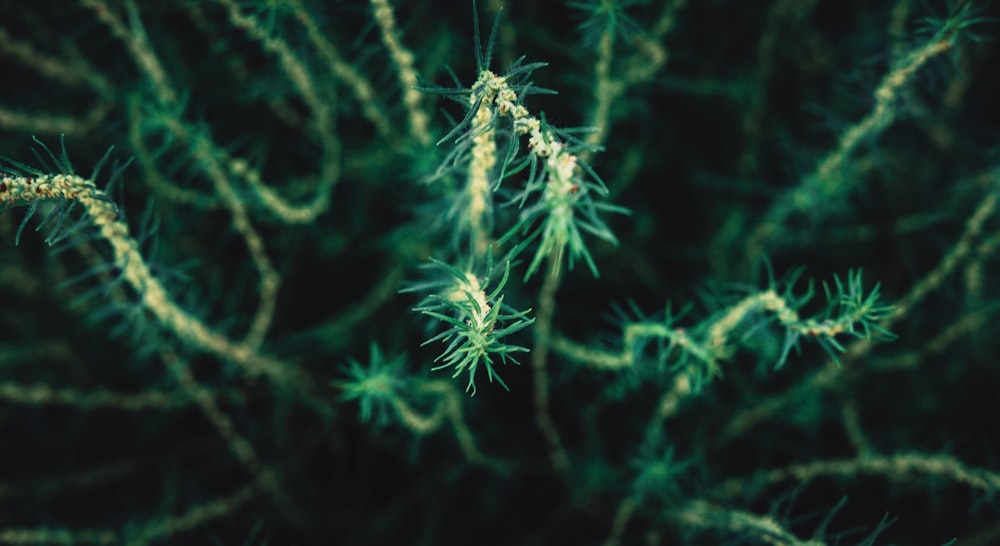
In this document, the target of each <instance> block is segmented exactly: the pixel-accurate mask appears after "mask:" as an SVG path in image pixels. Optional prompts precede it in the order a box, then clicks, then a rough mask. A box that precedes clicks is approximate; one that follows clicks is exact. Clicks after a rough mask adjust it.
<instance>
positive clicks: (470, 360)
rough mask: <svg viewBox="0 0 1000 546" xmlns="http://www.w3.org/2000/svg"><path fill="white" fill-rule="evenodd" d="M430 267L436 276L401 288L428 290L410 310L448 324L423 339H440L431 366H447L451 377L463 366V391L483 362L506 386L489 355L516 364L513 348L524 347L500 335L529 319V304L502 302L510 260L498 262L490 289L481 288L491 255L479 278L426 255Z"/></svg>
mask: <svg viewBox="0 0 1000 546" xmlns="http://www.w3.org/2000/svg"><path fill="white" fill-rule="evenodd" d="M431 262H432V264H431V265H432V267H434V268H435V269H437V270H438V271H439V273H440V274H443V275H441V277H442V278H440V279H435V280H432V281H429V282H427V283H423V284H420V285H417V286H413V287H410V288H407V289H404V291H408V292H413V291H430V292H431V293H430V294H429V295H428V296H427V297H426V298H424V300H423V301H422V302H421V303H420V305H419V306H417V307H415V308H414V309H413V310H414V311H418V312H420V313H423V314H424V315H427V316H429V317H431V318H434V319H436V320H438V321H441V322H442V323H444V324H445V325H446V326H447V327H448V328H447V329H446V330H444V331H443V332H440V333H438V334H437V335H435V336H434V337H432V338H430V339H428V340H427V341H425V342H424V343H423V344H422V346H423V345H428V344H431V343H434V342H437V341H441V342H443V343H446V344H447V346H446V348H445V350H444V351H443V352H442V353H441V354H440V355H439V356H438V357H437V358H436V359H434V361H435V362H440V364H439V365H437V366H435V367H433V368H432V370H440V369H444V368H453V370H454V371H453V373H452V377H453V378H454V377H458V376H459V375H461V374H462V373H463V372H466V371H467V372H468V374H469V382H468V384H467V385H466V388H465V390H466V392H470V391H471V394H472V395H473V396H474V395H475V394H476V383H475V380H476V372H477V370H478V369H479V366H480V365H482V366H484V367H485V368H486V375H487V378H488V379H489V381H490V382H491V383H492V382H493V380H494V379H496V381H497V382H498V383H500V385H501V386H503V388H504V389H507V390H510V388H509V387H508V386H507V384H506V383H504V381H503V380H502V379H501V378H500V376H499V375H498V374H497V372H496V369H495V367H494V363H495V359H499V361H500V362H502V363H504V364H506V363H507V361H508V360H510V361H512V362H514V363H515V364H520V362H518V361H517V359H516V358H514V356H513V353H517V352H526V351H527V350H528V349H527V348H525V347H521V346H519V345H513V344H509V343H506V342H505V341H504V338H505V337H506V336H508V335H510V334H513V333H515V332H518V331H520V330H522V329H524V328H526V327H527V326H529V325H530V324H531V323H533V322H534V321H535V319H533V318H528V314H529V313H530V312H531V309H526V310H524V311H517V310H514V309H512V308H511V307H510V306H508V305H506V304H504V302H503V300H504V296H503V295H502V291H503V288H504V286H505V285H506V283H507V279H508V278H509V276H510V262H509V261H508V262H506V263H505V264H504V270H503V276H502V277H501V278H500V280H499V281H498V282H497V283H496V287H495V288H493V290H492V291H491V292H487V291H486V290H487V288H488V285H489V282H490V279H489V275H490V273H491V272H492V269H493V268H492V265H493V264H492V258H490V259H489V260H488V263H487V267H486V270H487V273H486V276H485V277H484V278H482V279H480V278H479V277H477V276H476V275H475V274H473V273H472V272H471V271H469V270H468V269H459V268H457V267H455V266H452V265H450V264H447V263H445V262H442V261H439V260H435V259H431Z"/></svg>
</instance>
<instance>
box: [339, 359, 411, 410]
mask: <svg viewBox="0 0 1000 546" xmlns="http://www.w3.org/2000/svg"><path fill="white" fill-rule="evenodd" d="M404 365H405V358H404V356H403V355H399V356H396V357H395V358H393V359H391V360H386V359H385V358H384V357H383V356H382V351H381V350H380V349H379V348H378V345H375V344H372V345H371V348H370V350H369V357H368V364H367V365H362V364H361V363H360V362H358V361H357V360H354V359H351V360H350V361H349V362H348V364H347V365H346V366H344V369H343V371H344V375H346V376H347V378H346V379H344V380H341V381H337V382H336V383H335V385H336V386H337V387H339V388H340V390H341V394H340V399H341V400H343V401H345V402H350V401H357V403H358V407H359V410H360V412H359V416H360V418H361V420H362V421H363V422H366V423H368V422H373V423H375V424H378V425H384V424H386V423H388V422H389V420H390V418H391V416H392V411H393V409H392V407H391V405H392V401H393V400H394V399H395V398H397V397H399V396H400V390H401V389H404V388H405V387H406V385H405V382H404V381H405V380H404V379H403V378H402V376H401V374H402V372H403V367H404Z"/></svg>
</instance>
